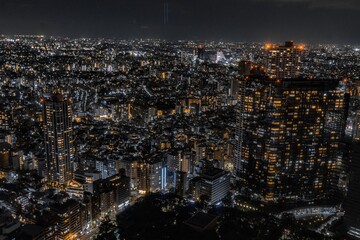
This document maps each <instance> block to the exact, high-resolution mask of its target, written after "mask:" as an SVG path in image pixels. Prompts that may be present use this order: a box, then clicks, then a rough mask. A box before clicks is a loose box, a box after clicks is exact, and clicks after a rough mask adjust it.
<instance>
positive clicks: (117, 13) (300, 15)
mask: <svg viewBox="0 0 360 240" xmlns="http://www.w3.org/2000/svg"><path fill="white" fill-rule="evenodd" d="M359 5H360V4H359V3H358V1H356V0H346V1H334V0H321V1H313V0H295V1H294V0H251V1H243V0H242V1H232V0H225V1H204V0H200V1H196V2H191V1H189V0H186V1H182V2H181V3H179V2H175V1H162V0H156V1H151V2H148V1H140V0H135V1H129V0H125V1H114V0H108V1H96V0H90V1H86V2H85V1H82V0H80V1H75V2H71V1H69V0H65V1H59V0H55V1H52V2H51V4H49V3H48V2H47V1H45V0H35V1H31V2H29V1H25V0H16V1H3V6H2V8H1V9H0V20H1V21H0V33H1V34H44V35H48V36H50V35H54V36H62V37H73V38H79V37H105V38H124V39H128V38H162V39H170V40H174V39H193V40H200V41H205V40H216V41H247V42H254V41H256V42H258V41H270V42H281V41H283V40H284V39H293V40H295V41H296V42H304V43H307V44H310V43H338V44H360V42H359V40H358V39H360V33H359V32H358V31H357V29H359V28H360V14H359V12H360V6H359ZM13 12H16V13H17V14H10V13H13Z"/></svg>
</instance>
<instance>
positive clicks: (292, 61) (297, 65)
mask: <svg viewBox="0 0 360 240" xmlns="http://www.w3.org/2000/svg"><path fill="white" fill-rule="evenodd" d="M265 50H266V51H267V74H268V76H269V77H270V78H296V77H298V76H299V75H300V71H301V53H302V52H303V50H304V46H302V45H299V46H297V45H294V43H293V42H292V41H289V42H285V45H283V46H280V45H274V44H266V46H265Z"/></svg>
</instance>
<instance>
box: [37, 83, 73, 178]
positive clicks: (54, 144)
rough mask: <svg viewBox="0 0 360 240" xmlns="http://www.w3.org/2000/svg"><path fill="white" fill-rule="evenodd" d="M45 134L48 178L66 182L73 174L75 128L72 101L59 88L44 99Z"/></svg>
mask: <svg viewBox="0 0 360 240" xmlns="http://www.w3.org/2000/svg"><path fill="white" fill-rule="evenodd" d="M43 115H44V123H43V124H44V134H45V148H46V160H47V178H48V179H47V180H48V181H52V182H59V183H64V182H67V181H69V180H71V179H72V175H73V159H74V147H73V136H72V134H73V129H72V109H71V101H70V99H67V98H66V97H65V96H64V94H63V93H62V92H61V91H60V90H59V89H56V90H54V92H53V94H52V96H51V98H50V99H47V100H45V101H44V108H43Z"/></svg>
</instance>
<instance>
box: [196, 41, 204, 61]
mask: <svg viewBox="0 0 360 240" xmlns="http://www.w3.org/2000/svg"><path fill="white" fill-rule="evenodd" d="M197 57H198V59H201V60H204V59H205V45H204V44H199V45H198V46H197Z"/></svg>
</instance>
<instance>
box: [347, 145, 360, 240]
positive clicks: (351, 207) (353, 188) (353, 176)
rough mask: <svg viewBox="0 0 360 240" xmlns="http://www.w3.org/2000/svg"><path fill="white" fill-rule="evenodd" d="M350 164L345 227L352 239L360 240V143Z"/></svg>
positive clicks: (355, 148) (356, 146)
mask: <svg viewBox="0 0 360 240" xmlns="http://www.w3.org/2000/svg"><path fill="white" fill-rule="evenodd" d="M351 155H352V157H351V162H350V167H349V169H350V181H349V186H348V193H347V197H346V200H345V202H344V209H345V218H344V222H345V226H346V227H347V235H348V236H349V237H350V239H360V188H359V186H360V143H359V142H358V143H355V144H354V145H353V152H352V154H351Z"/></svg>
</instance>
